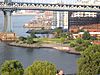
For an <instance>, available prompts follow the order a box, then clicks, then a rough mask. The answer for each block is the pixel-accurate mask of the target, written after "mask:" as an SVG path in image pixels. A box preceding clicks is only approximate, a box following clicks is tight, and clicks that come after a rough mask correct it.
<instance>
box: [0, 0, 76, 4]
mask: <svg viewBox="0 0 100 75" xmlns="http://www.w3.org/2000/svg"><path fill="white" fill-rule="evenodd" d="M1 1H4V0H0V2H1ZM12 1H13V2H35V3H59V2H63V3H74V2H76V1H77V0H12Z"/></svg>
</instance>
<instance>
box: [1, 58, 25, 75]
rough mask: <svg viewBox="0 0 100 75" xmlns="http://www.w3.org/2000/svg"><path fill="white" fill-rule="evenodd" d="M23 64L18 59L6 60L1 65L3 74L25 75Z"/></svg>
mask: <svg viewBox="0 0 100 75" xmlns="http://www.w3.org/2000/svg"><path fill="white" fill-rule="evenodd" d="M23 74H24V69H23V66H22V64H21V63H20V62H19V61H17V60H9V61H5V62H4V63H3V64H2V66H1V75H23Z"/></svg>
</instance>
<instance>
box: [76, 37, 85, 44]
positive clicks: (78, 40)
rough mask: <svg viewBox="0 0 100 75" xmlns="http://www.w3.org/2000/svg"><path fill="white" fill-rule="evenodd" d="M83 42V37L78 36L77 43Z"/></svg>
mask: <svg viewBox="0 0 100 75" xmlns="http://www.w3.org/2000/svg"><path fill="white" fill-rule="evenodd" d="M83 42H84V40H83V39H81V38H77V39H76V43H78V44H82V43H83Z"/></svg>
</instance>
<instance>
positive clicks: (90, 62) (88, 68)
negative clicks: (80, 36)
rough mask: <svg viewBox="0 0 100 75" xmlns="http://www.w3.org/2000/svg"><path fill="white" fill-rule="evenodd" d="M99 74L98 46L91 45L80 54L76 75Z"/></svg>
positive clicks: (99, 55)
mask: <svg viewBox="0 0 100 75" xmlns="http://www.w3.org/2000/svg"><path fill="white" fill-rule="evenodd" d="M99 74H100V45H91V46H89V47H88V48H87V49H86V50H84V51H83V52H82V53H81V57H80V58H79V60H78V74H77V75H99Z"/></svg>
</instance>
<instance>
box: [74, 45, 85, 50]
mask: <svg viewBox="0 0 100 75" xmlns="http://www.w3.org/2000/svg"><path fill="white" fill-rule="evenodd" d="M75 50H76V51H84V50H85V47H83V46H76V47H75Z"/></svg>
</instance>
